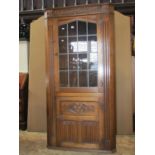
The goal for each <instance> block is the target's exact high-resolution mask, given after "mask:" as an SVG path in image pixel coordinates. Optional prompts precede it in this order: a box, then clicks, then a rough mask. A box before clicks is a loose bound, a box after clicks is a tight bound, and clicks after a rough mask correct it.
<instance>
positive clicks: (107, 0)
mask: <svg viewBox="0 0 155 155" xmlns="http://www.w3.org/2000/svg"><path fill="white" fill-rule="evenodd" d="M100 3H110V0H100Z"/></svg>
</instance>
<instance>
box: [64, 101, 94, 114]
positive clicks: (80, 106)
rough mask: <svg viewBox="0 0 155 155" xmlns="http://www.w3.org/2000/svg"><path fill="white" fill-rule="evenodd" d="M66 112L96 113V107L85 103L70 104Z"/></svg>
mask: <svg viewBox="0 0 155 155" xmlns="http://www.w3.org/2000/svg"><path fill="white" fill-rule="evenodd" d="M66 111H67V112H71V113H85V112H94V111H95V107H94V105H88V104H85V103H79V102H76V103H72V104H69V106H67V109H66Z"/></svg>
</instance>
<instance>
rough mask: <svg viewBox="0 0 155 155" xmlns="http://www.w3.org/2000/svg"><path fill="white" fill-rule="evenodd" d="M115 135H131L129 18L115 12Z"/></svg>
mask: <svg viewBox="0 0 155 155" xmlns="http://www.w3.org/2000/svg"><path fill="white" fill-rule="evenodd" d="M115 51H116V111H117V134H132V133H133V132H132V113H133V107H132V101H133V99H132V57H131V44H130V18H129V17H127V16H124V15H122V14H120V13H118V12H115Z"/></svg>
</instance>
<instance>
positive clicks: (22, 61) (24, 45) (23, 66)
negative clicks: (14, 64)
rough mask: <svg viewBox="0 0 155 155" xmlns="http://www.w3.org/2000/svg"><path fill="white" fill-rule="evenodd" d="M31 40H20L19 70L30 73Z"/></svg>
mask: <svg viewBox="0 0 155 155" xmlns="http://www.w3.org/2000/svg"><path fill="white" fill-rule="evenodd" d="M28 56H29V42H28V41H19V72H22V73H28Z"/></svg>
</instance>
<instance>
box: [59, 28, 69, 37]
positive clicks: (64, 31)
mask: <svg viewBox="0 0 155 155" xmlns="http://www.w3.org/2000/svg"><path fill="white" fill-rule="evenodd" d="M59 36H67V25H62V26H59Z"/></svg>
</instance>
